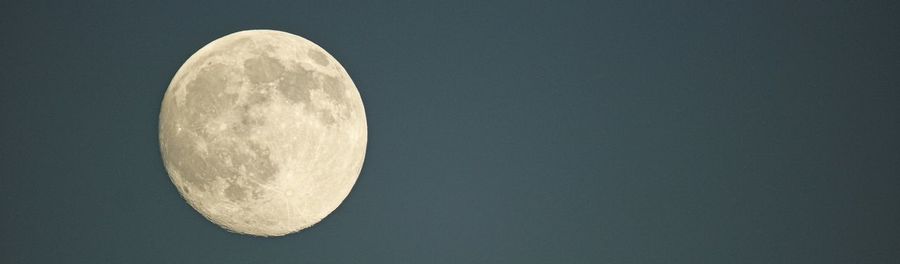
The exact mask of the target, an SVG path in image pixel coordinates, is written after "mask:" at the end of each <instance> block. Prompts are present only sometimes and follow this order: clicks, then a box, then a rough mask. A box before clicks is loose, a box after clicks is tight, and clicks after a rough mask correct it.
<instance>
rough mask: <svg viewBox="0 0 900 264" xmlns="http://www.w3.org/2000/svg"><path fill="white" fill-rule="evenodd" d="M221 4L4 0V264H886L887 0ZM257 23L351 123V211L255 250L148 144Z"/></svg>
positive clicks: (891, 170)
mask: <svg viewBox="0 0 900 264" xmlns="http://www.w3.org/2000/svg"><path fill="white" fill-rule="evenodd" d="M219 2H221V3H218V2H217V3H215V4H213V3H191V1H120V2H119V3H115V4H99V3H93V2H91V1H54V2H52V3H49V2H47V3H40V1H3V3H0V25H2V27H0V37H2V40H0V65H2V71H0V80H2V96H0V113H2V120H0V121H2V122H0V127H2V129H0V133H2V141H0V209H2V218H0V262H2V263H890V262H895V261H897V260H898V259H900V136H898V135H900V74H898V67H900V65H898V62H900V48H898V47H900V38H898V37H900V27H898V20H897V14H900V5H898V4H897V2H896V1H884V2H886V3H876V2H877V1H864V2H860V3H843V4H839V3H831V2H827V1H767V2H763V1H739V2H732V1H685V2H687V3H685V2H681V3H674V1H658V2H639V1H619V2H601V1H563V2H565V3H561V2H556V1H546V2H544V3H538V2H527V1H508V2H504V1H472V3H468V4H463V3H450V2H444V3H436V2H433V3H422V1H385V2H381V3H374V2H372V1H360V2H359V3H349V2H342V1H328V3H317V4H316V3H304V2H302V1H285V2H284V3H277V2H275V1H247V3H238V2H228V1H219ZM250 2H256V3H250ZM258 28H267V29H278V30H283V31H287V32H291V33H294V34H298V35H301V36H304V37H306V38H308V39H310V40H312V41H314V42H316V43H318V44H319V45H321V46H322V47H324V48H325V49H326V50H328V51H329V52H330V53H331V54H332V55H334V56H335V57H336V58H337V59H338V60H339V61H340V62H341V63H342V64H343V65H344V67H345V68H347V70H348V71H349V72H350V75H351V77H352V78H353V80H354V82H355V83H356V84H357V86H358V88H359V90H360V93H361V94H362V96H363V100H364V102H365V107H366V110H367V114H368V121H369V147H368V153H367V158H366V162H365V165H364V168H363V171H362V174H361V176H360V178H359V181H358V182H357V184H356V186H355V188H354V190H353V192H352V193H351V195H350V197H349V198H348V199H347V200H345V201H344V203H343V205H341V207H340V208H338V210H337V211H335V212H334V213H333V214H332V215H331V216H329V217H328V218H326V219H325V220H324V221H323V222H321V223H319V224H318V225H316V226H314V227H313V228H311V229H307V230H305V231H303V232H301V233H298V234H293V235H289V236H286V237H281V238H274V239H273V238H257V237H249V236H242V235H236V234H232V233H228V232H226V231H225V230H223V229H221V228H219V227H217V226H215V225H214V224H212V223H210V222H208V221H207V220H205V219H204V218H203V217H202V216H200V214H198V213H197V212H195V211H194V210H193V209H192V208H190V207H189V206H188V205H187V203H185V201H184V200H183V199H182V198H181V197H180V196H179V194H178V192H177V191H176V189H175V188H174V186H173V185H172V184H171V183H170V181H169V178H168V176H167V174H166V172H165V170H164V168H163V163H162V161H161V158H160V153H159V144H158V139H157V122H158V113H159V106H160V102H161V100H162V97H163V93H164V91H165V89H166V88H167V86H168V84H169V81H170V80H171V78H172V76H173V75H174V74H175V72H176V70H178V67H179V66H181V64H182V63H183V62H184V61H185V60H186V59H187V58H188V57H189V56H190V55H191V54H193V53H194V52H195V51H197V50H198V49H199V48H200V47H202V46H203V45H205V44H206V43H208V42H210V41H212V40H214V39H216V38H218V37H221V36H224V35H226V34H228V33H232V32H235V31H240V30H245V29H258Z"/></svg>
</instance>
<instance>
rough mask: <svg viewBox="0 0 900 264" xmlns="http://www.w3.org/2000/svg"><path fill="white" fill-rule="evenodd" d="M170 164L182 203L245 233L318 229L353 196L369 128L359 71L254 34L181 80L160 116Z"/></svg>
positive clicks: (217, 49) (265, 33) (211, 51)
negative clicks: (356, 80)
mask: <svg viewBox="0 0 900 264" xmlns="http://www.w3.org/2000/svg"><path fill="white" fill-rule="evenodd" d="M159 143H160V150H161V153H162V159H163V162H164V164H165V167H166V171H167V172H168V174H169V178H170V179H171V180H172V183H173V184H174V185H175V187H176V188H177V189H178V192H179V193H181V196H182V197H184V199H185V200H186V201H187V202H188V203H189V204H190V205H191V206H192V207H193V208H194V209H195V210H197V211H198V212H199V213H200V214H202V215H203V216H204V217H206V218H207V219H209V221H211V222H213V223H215V224H217V225H219V226H221V227H223V228H225V229H227V230H229V231H232V232H236V233H241V234H249V235H256V236H281V235H285V234H290V233H293V232H297V231H300V230H302V229H304V228H307V227H310V226H312V225H314V224H316V223H318V222H319V221H321V220H322V219H323V218H325V217H326V216H327V215H329V214H330V213H331V212H332V211H334V210H335V209H336V208H337V207H338V206H339V205H340V204H341V203H342V202H343V200H344V199H345V198H346V197H347V196H348V195H349V193H350V190H351V189H352V188H353V185H354V184H355V183H356V179H357V178H358V177H359V173H360V171H361V169H362V165H363V160H364V158H365V153H366V143H367V125H366V114H365V110H364V109H363V102H362V99H361V97H360V95H359V91H357V89H356V85H355V84H354V83H353V81H352V80H351V79H350V76H349V75H348V74H347V71H346V70H345V69H344V67H343V66H341V64H340V63H338V61H337V60H335V58H334V57H332V56H331V55H330V54H329V53H328V52H326V51H325V50H324V49H322V48H321V47H319V46H318V45H316V44H315V43H313V42H311V41H309V40H306V39H304V38H302V37H300V36H297V35H293V34H290V33H286V32H281V31H274V30H247V31H240V32H236V33H232V34H229V35H227V36H224V37H221V38H219V39H216V40H214V41H213V42H211V43H209V44H207V45H206V46H204V47H203V48H201V49H200V50H198V51H197V52H196V53H194V54H193V55H192V56H191V57H190V58H188V60H187V61H186V62H185V63H184V64H183V65H182V66H181V68H179V69H178V72H177V73H176V74H175V77H174V78H173V79H172V81H171V83H170V84H169V87H168V89H167V90H166V93H165V96H164V98H163V101H162V106H161V109H160V113H159Z"/></svg>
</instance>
